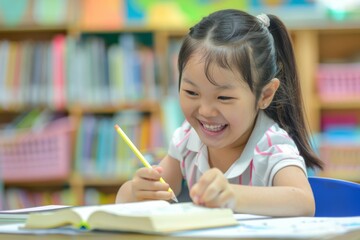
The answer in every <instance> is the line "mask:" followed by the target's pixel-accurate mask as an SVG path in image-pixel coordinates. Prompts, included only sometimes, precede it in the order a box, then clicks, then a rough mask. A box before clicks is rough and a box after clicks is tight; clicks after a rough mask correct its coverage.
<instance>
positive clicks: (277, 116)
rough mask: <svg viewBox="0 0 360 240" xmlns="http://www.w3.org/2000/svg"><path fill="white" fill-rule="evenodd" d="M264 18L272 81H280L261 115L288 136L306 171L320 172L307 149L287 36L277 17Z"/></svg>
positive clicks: (301, 102)
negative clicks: (269, 40)
mask: <svg viewBox="0 0 360 240" xmlns="http://www.w3.org/2000/svg"><path fill="white" fill-rule="evenodd" d="M268 17H269V18H270V26H269V27H268V29H269V31H270V33H271V35H272V36H273V39H274V45H275V49H276V61H277V66H278V71H277V74H276V76H275V77H276V78H278V79H279V80H280V86H279V89H278V90H277V92H276V94H275V96H274V99H273V101H272V103H271V105H270V106H269V107H268V108H266V109H265V113H266V114H267V115H268V116H269V117H271V118H272V119H274V120H275V121H276V122H277V123H278V124H279V125H280V126H281V127H282V128H283V129H284V130H286V131H287V132H288V133H289V135H290V136H291V138H292V139H293V140H294V141H295V143H296V145H297V147H298V149H299V151H300V154H301V155H302V156H303V157H304V159H305V162H306V165H307V167H310V168H315V167H318V168H320V169H322V163H321V161H320V159H319V158H318V157H317V156H316V154H315V153H314V151H313V150H312V148H311V146H310V137H309V133H308V131H307V128H306V124H305V113H304V108H303V100H302V96H301V88H300V81H299V77H298V74H297V69H296V62H295V56H294V52H293V48H292V42H291V39H290V36H289V33H288V32H287V30H286V27H285V25H284V24H283V23H282V21H281V20H280V19H279V18H278V17H276V16H274V15H270V14H269V15H268Z"/></svg>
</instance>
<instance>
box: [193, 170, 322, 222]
mask: <svg viewBox="0 0 360 240" xmlns="http://www.w3.org/2000/svg"><path fill="white" fill-rule="evenodd" d="M190 195H191V197H192V199H193V201H194V202H195V203H198V204H202V205H205V206H209V207H230V208H232V209H233V210H234V211H235V212H240V213H249V214H259V215H268V216H313V215H314V212H315V201H314V197H313V194H312V190H311V187H310V184H309V182H308V180H307V177H306V175H305V174H304V172H303V171H302V170H301V169H300V168H298V167H296V166H288V167H285V168H283V169H281V170H279V172H278V173H277V174H276V175H275V177H274V180H273V186H272V187H256V186H243V185H235V184H229V183H228V181H227V179H226V178H225V177H224V176H223V174H222V173H221V172H220V171H219V170H218V169H211V170H209V171H208V172H206V173H205V174H204V175H203V176H202V178H201V179H200V180H199V181H198V183H197V184H195V185H194V187H193V188H192V189H191V191H190Z"/></svg>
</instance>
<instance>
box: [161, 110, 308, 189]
mask: <svg viewBox="0 0 360 240" xmlns="http://www.w3.org/2000/svg"><path fill="white" fill-rule="evenodd" d="M168 154H169V155H170V156H171V157H173V158H175V159H177V160H179V162H180V167H181V171H182V174H183V177H184V179H186V181H187V184H188V186H189V189H190V188H191V187H192V186H193V185H194V183H196V182H197V181H198V180H199V178H200V177H201V175H202V174H203V173H204V172H206V171H207V170H209V169H210V166H209V162H208V151H207V147H206V145H205V144H204V143H202V142H201V140H200V138H199V136H198V135H197V133H196V131H195V130H194V129H193V128H192V127H191V126H190V124H189V123H188V122H187V121H185V122H184V124H183V125H182V126H181V127H179V128H178V129H176V130H175V132H174V134H173V137H172V140H171V142H170V146H169V150H168ZM290 165H291V166H297V167H300V168H301V169H302V170H303V171H304V173H305V174H306V165H305V161H304V159H303V157H302V156H300V154H299V150H298V149H297V147H296V144H295V142H294V141H293V140H292V139H291V138H290V136H289V135H288V133H287V132H286V131H285V130H283V129H282V128H280V127H279V125H278V124H277V123H276V122H275V121H274V120H272V119H271V118H269V117H268V116H267V115H266V114H265V113H264V112H263V111H261V110H260V111H259V114H258V117H257V120H256V124H255V127H254V129H253V132H252V133H251V136H250V138H249V140H248V142H247V144H246V146H245V148H244V151H243V152H242V154H241V156H240V157H239V158H238V159H237V160H236V161H235V162H234V163H233V164H232V165H231V166H230V167H229V169H228V170H227V171H226V172H225V173H224V176H225V177H226V178H227V179H228V181H229V182H230V183H233V184H242V185H253V186H271V185H272V182H273V178H274V176H275V174H276V173H277V172H278V171H279V170H280V169H282V168H284V167H286V166H290Z"/></svg>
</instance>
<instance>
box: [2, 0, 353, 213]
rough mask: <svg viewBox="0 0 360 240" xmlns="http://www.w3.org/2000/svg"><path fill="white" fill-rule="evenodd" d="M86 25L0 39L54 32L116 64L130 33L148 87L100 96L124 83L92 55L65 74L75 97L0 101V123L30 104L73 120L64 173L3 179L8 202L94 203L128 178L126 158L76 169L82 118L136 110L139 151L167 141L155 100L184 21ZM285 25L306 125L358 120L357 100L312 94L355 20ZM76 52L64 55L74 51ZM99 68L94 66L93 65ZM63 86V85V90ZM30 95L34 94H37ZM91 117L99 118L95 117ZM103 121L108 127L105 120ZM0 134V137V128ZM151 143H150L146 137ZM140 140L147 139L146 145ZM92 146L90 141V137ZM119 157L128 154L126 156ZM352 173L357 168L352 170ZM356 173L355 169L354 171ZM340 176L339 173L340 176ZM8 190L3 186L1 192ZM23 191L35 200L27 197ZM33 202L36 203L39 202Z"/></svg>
mask: <svg viewBox="0 0 360 240" xmlns="http://www.w3.org/2000/svg"><path fill="white" fill-rule="evenodd" d="M113 2H115V1H113ZM80 16H81V14H80ZM89 24H90V23H86V24H81V21H76V20H74V21H68V22H65V23H62V24H60V25H59V24H58V25H52V26H42V25H25V26H23V25H20V26H16V27H6V28H5V27H0V42H4V41H5V40H7V41H11V42H23V41H33V42H38V41H39V42H43V43H48V44H50V43H51V42H53V40H54V37H56V36H59V35H60V36H62V37H63V39H64V40H63V41H64V44H65V46H66V48H67V49H69V48H70V47H74V46H75V45H76V46H77V45H80V46H81V48H79V49H80V50H79V49H77V52H76V54H77V53H80V54H85V57H84V58H85V59H98V56H100V55H106V56H109V54H112V56H113V57H114V59H115V60H114V61H115V62H114V64H119V59H118V58H116V57H117V55H116V54H121V49H120V50H119V48H115V50H113V51H112V52H111V53H109V52H110V50H109V49H110V48H111V46H114V45H116V46H119V39H120V38H121V36H130V38H134V39H135V41H134V42H132V44H135V50H139V49H146V53H147V54H149V53H150V54H149V55H146V56H148V57H149V56H150V59H151V60H150V61H149V60H148V62H150V65H147V67H146V69H147V73H150V75H151V74H153V79H148V81H149V82H150V86H151V87H153V89H152V90H151V91H150V92H147V93H146V94H144V95H143V96H138V97H136V98H134V99H132V97H133V95H127V96H126V97H125V98H122V99H118V98H115V99H114V98H110V100H109V99H107V97H109V96H110V97H114V96H115V97H117V93H119V92H124V89H123V87H121V85H116V84H114V85H112V83H111V82H110V81H109V82H104V76H105V75H106V74H105V75H104V74H102V75H101V74H98V73H94V72H93V71H94V69H98V70H99V68H98V67H99V66H100V65H102V64H104V63H103V62H96V63H92V65H88V68H87V69H88V71H87V72H81V73H77V74H78V75H74V76H72V77H71V80H72V84H74V83H76V82H78V81H80V82H81V83H82V84H78V85H76V86H73V91H75V92H76V94H79V95H77V96H80V97H78V98H74V99H72V100H71V101H67V100H69V99H65V100H66V101H65V103H61V104H59V105H48V104H46V103H36V102H35V103H34V104H32V105H31V104H30V105H27V104H14V103H12V102H10V104H7V105H4V104H3V105H1V107H0V126H4V125H5V124H7V123H9V122H11V121H13V120H14V119H15V118H16V117H17V116H18V115H20V114H21V113H23V112H26V111H31V110H32V109H34V108H37V107H41V108H42V109H43V108H45V109H49V110H50V111H52V112H55V113H58V112H61V113H62V114H63V115H64V116H68V117H71V119H73V124H74V125H73V131H72V132H71V133H70V137H69V141H70V142H71V145H70V146H71V149H70V153H69V154H70V164H71V168H70V169H69V171H68V174H67V176H66V177H63V178H62V179H55V180H51V179H50V180H49V179H46V180H43V181H38V180H37V181H33V180H19V181H5V182H4V186H5V195H8V196H10V199H15V202H16V201H18V205H17V206H15V205H14V206H10V207H14V208H15V207H27V206H31V205H30V204H34V203H35V204H71V205H82V204H95V203H96V202H94V201H93V199H100V200H101V202H102V203H105V202H113V201H114V199H115V194H116V191H117V189H118V187H119V186H120V185H121V184H122V183H123V182H124V181H126V180H127V179H128V178H129V175H130V172H131V171H132V170H133V169H135V168H136V163H137V161H136V160H135V161H130V165H131V166H128V167H129V169H130V170H129V169H128V170H126V171H128V172H127V173H126V174H119V172H116V171H115V174H114V172H106V171H105V170H104V171H105V172H101V173H100V174H99V173H96V171H95V172H91V169H90V170H89V172H90V173H89V172H86V173H85V174H84V172H82V169H83V168H84V167H79V162H78V161H79V160H78V159H79V158H83V157H79V156H81V155H79V153H77V152H78V151H79V136H80V135H81V129H82V123H83V121H84V119H87V118H94V119H101V120H103V119H105V120H109V121H110V122H111V121H114V120H115V119H117V116H118V114H120V115H121V113H122V112H126V111H136V112H137V113H138V114H140V115H141V117H140V119H141V120H144V121H143V122H142V124H144V125H146V126H147V127H146V128H145V129H147V130H145V131H148V132H149V134H148V135H147V137H148V139H147V142H148V143H143V145H141V143H140V142H141V141H145V140H139V142H138V143H139V144H137V145H138V146H141V147H140V150H143V151H144V152H146V151H147V150H149V151H156V150H157V149H159V148H161V147H164V146H165V145H166V144H167V143H166V137H164V135H166V134H165V133H164V132H162V130H161V129H163V128H165V126H164V125H166V124H168V123H166V121H168V122H170V121H171V122H176V121H175V120H174V119H173V120H169V119H168V118H166V115H169V113H168V112H164V108H163V103H164V102H167V97H168V96H169V95H171V96H175V95H176V93H177V84H176V71H174V69H175V66H174V65H175V61H174V60H175V59H176V52H177V50H178V47H179V41H181V39H182V37H183V36H184V35H185V34H186V33H187V28H185V27H183V28H179V27H176V28H175V29H169V28H154V27H141V26H140V27H139V26H128V27H125V26H124V25H121V24H120V25H116V26H110V27H101V26H96V27H94V26H95V25H91V24H90V25H89ZM288 27H289V29H290V31H291V36H292V38H293V40H294V48H295V54H296V58H297V63H298V69H299V73H300V78H301V85H302V90H303V98H304V102H305V107H306V112H307V117H308V121H309V125H310V129H311V131H312V132H313V133H319V132H321V131H323V129H322V125H321V123H322V118H323V116H324V115H326V114H328V113H334V114H342V113H343V112H349V111H350V112H353V113H356V114H355V115H356V116H357V121H358V124H360V104H359V102H360V101H359V99H353V100H346V101H343V100H341V99H340V100H336V101H326V100H323V99H321V97H320V93H319V89H318V86H317V79H316V76H317V70H318V66H319V64H321V63H324V62H328V61H334V59H348V58H350V57H352V55H353V53H356V52H357V53H360V25H359V24H358V23H355V24H350V25H348V24H345V23H344V24H335V25H334V24H333V23H332V24H331V25H330V24H329V23H326V22H325V23H323V24H322V25H321V24H319V25H316V26H298V25H291V23H289V26H288ZM94 39H95V40H94ZM101 41H103V42H101ZM69 42H70V43H69ZM75 42H76V44H75ZM67 44H70V45H67ZM71 44H72V45H71ZM98 45H102V46H103V48H102V49H101V50H99V49H96V48H95V47H94V46H98ZM127 46H128V45H127ZM139 46H141V47H139ZM130 47H131V46H130ZM83 48H89V49H92V50H93V52H91V54H95V55H86V54H88V53H87V52H82V49H83ZM119 51H120V52H119ZM76 54H73V55H70V56H71V57H72V58H76ZM89 56H91V57H89ZM151 56H152V58H151ZM109 59H110V58H109ZM107 61H108V60H107ZM70 62H71V64H69V65H70V66H71V67H73V68H76V67H74V66H77V65H76V64H79V63H76V61H70ZM81 63H82V62H80V64H81ZM82 64H84V63H82ZM106 64H107V66H110V64H109V63H106ZM89 66H90V67H89ZM99 71H102V70H101V69H100V70H99ZM79 74H80V75H79ZM97 74H98V75H97ZM109 74H110V71H109ZM112 74H113V76H116V74H119V72H116V68H114V69H113V72H112ZM94 76H97V77H98V78H97V79H96V78H94ZM138 77H139V76H137V77H136V76H135V77H134V79H135V81H136V80H138ZM90 78H91V79H92V80H91V81H93V82H94V83H95V87H94V88H93V89H92V92H91V93H90V95H89V94H88V95H86V94H85V95H84V92H88V91H87V87H88V86H86V84H87V82H83V81H84V79H90ZM1 83H2V82H1V81H0V85H1ZM104 84H105V85H106V84H107V85H106V86H107V89H103V91H102V93H101V94H100V97H99V96H98V95H99V92H101V91H98V90H99V89H101V88H102V86H104ZM147 86H148V85H147ZM147 90H149V87H146V88H144V89H142V90H141V91H144V92H145V91H147ZM112 91H113V92H112ZM133 91H136V90H133ZM126 92H127V91H125V93H126ZM129 92H130V90H129ZM65 93H67V92H66V91H65ZM106 93H108V94H106ZM125 93H124V94H125ZM0 94H1V90H0ZM35 95H36V96H37V95H39V93H37V94H35ZM101 96H102V97H101ZM93 97H95V98H99V99H103V101H99V102H95V103H94V102H92V101H91V100H92V98H93ZM104 99H105V100H104ZM164 119H165V120H164ZM150 122H151V123H153V124H154V125H152V127H151V128H150V129H151V130H149V124H150ZM94 124H99V123H98V122H97V123H94ZM108 126H111V124H109V122H108ZM94 129H97V128H94ZM107 129H109V127H107ZM140 129H141V128H140ZM112 130H113V129H112V128H111V127H110V131H112ZM138 131H139V130H138ZM113 133H114V136H115V138H116V139H117V140H114V141H119V140H120V139H118V136H116V133H115V131H113ZM93 134H94V133H93ZM0 136H1V138H3V136H2V135H0ZM159 138H161V139H159ZM154 142H156V143H155V144H154ZM135 143H136V141H135ZM147 144H149V146H148V147H147ZM94 146H97V145H96V144H95V145H94ZM105 149H106V148H105ZM155 158H156V157H155ZM113 160H114V158H113ZM126 161H128V159H127V160H126ZM359 161H360V160H359ZM84 164H85V163H84ZM85 165H86V164H85ZM358 165H359V164H358ZM117 167H119V165H117ZM117 167H115V168H114V169H116V168H117ZM95 168H96V165H95ZM108 168H109V167H108ZM110 169H111V167H110ZM107 170H108V169H107ZM119 171H120V172H121V171H122V170H121V169H120V170H119ZM129 171H130V172H129ZM356 171H358V170H356ZM359 172H360V171H358V172H357V173H359ZM358 175H359V176H360V174H358ZM342 177H343V178H346V177H345V176H344V175H343V176H342ZM350 180H352V179H350ZM358 181H360V179H358ZM8 190H10V191H9V192H7V191H8ZM27 192H30V193H31V194H30V195H27ZM42 193H44V195H45V196H43V197H41V196H39V195H41V194H42ZM17 195H25V196H27V197H24V198H19V199H20V200H19V199H18V198H17V197H15V196H17ZM12 196H14V197H12ZM27 198H29V199H38V200H36V201H35V200H34V201H32V202H29V200H28V199H27ZM24 199H25V200H24ZM44 199H46V201H47V202H44V201H45V200H44ZM9 201H12V200H9ZM39 201H40V202H41V201H42V202H41V203H40V202H39Z"/></svg>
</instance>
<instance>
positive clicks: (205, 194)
mask: <svg viewBox="0 0 360 240" xmlns="http://www.w3.org/2000/svg"><path fill="white" fill-rule="evenodd" d="M190 197H191V198H192V200H193V202H194V203H195V204H199V205H203V206H206V207H231V208H232V206H233V205H234V204H233V202H234V200H233V199H234V194H233V192H232V191H231V188H230V184H229V183H228V181H227V179H226V178H225V177H224V175H223V174H222V172H221V171H220V170H218V169H211V170H209V171H207V172H205V173H204V175H203V176H202V177H201V178H200V179H199V181H198V182H197V183H196V184H195V185H194V186H193V187H192V188H191V190H190Z"/></svg>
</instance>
